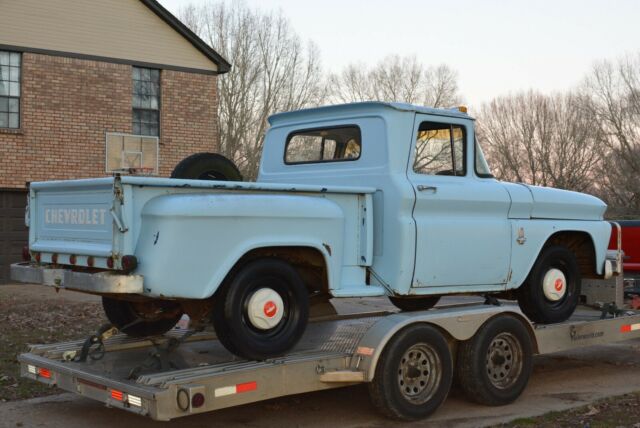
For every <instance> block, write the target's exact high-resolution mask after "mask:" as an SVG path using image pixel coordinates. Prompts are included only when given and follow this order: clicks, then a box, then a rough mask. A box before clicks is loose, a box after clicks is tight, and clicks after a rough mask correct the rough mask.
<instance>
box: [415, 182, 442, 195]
mask: <svg viewBox="0 0 640 428" xmlns="http://www.w3.org/2000/svg"><path fill="white" fill-rule="evenodd" d="M418 191H420V192H425V191H431V192H433V193H436V192H437V191H438V188H437V187H436V186H425V185H424V184H418Z"/></svg>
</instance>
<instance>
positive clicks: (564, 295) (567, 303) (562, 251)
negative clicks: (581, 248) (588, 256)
mask: <svg viewBox="0 0 640 428" xmlns="http://www.w3.org/2000/svg"><path fill="white" fill-rule="evenodd" d="M580 284H581V280H580V271H579V270H578V263H577V262H576V257H575V255H574V254H573V253H572V252H571V251H570V250H569V249H568V248H566V247H563V246H561V245H553V246H549V247H547V248H545V249H543V250H542V252H541V253H540V255H539V256H538V260H536V262H535V264H534V265H533V269H531V272H530V273H529V276H528V277H527V279H526V281H525V283H524V284H523V285H521V286H520V288H519V289H518V290H517V293H516V295H517V297H518V303H519V305H520V309H522V312H524V314H525V315H526V316H527V317H529V319H530V320H531V321H533V322H538V323H543V324H552V323H558V322H562V321H565V320H567V319H569V317H571V315H572V314H573V312H574V311H575V309H576V307H577V306H578V299H579V297H580Z"/></svg>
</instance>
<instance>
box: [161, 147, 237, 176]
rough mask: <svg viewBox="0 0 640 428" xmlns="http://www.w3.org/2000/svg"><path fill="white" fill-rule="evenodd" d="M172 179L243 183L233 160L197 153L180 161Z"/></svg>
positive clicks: (213, 154) (215, 154) (211, 154)
mask: <svg viewBox="0 0 640 428" xmlns="http://www.w3.org/2000/svg"><path fill="white" fill-rule="evenodd" d="M171 178H186V179H192V180H218V181H242V174H240V171H239V170H238V167H237V166H236V165H235V164H234V163H233V162H232V161H231V160H229V159H227V158H226V157H224V156H222V155H219V154H217V153H196V154H194V155H191V156H189V157H187V158H184V159H183V160H182V161H180V163H178V165H176V167H175V168H174V169H173V172H172V173H171Z"/></svg>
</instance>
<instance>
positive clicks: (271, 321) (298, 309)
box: [212, 258, 309, 360]
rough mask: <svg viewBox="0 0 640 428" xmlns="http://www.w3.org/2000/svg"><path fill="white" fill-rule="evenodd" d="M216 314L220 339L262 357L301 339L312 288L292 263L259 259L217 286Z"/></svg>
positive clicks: (230, 346) (231, 348)
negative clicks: (308, 289) (218, 287)
mask: <svg viewBox="0 0 640 428" xmlns="http://www.w3.org/2000/svg"><path fill="white" fill-rule="evenodd" d="M212 318H213V325H214V327H215V330H216V334H217V336H218V338H219V339H220V342H221V343H222V344H223V345H224V346H225V347H226V348H227V349H228V350H229V351H230V352H232V353H234V354H236V355H238V356H240V357H243V358H247V359H250V360H264V359H267V358H271V357H275V356H279V355H282V354H284V353H285V352H287V351H288V350H290V349H291V348H292V347H293V346H294V345H295V344H296V343H297V342H298V340H299V339H300V337H301V336H302V333H304V331H305V329H306V326H307V321H308V319H309V293H308V291H307V288H306V287H305V285H304V283H303V282H302V279H301V278H300V276H299V275H298V272H296V270H295V269H294V268H293V267H291V265H289V264H288V263H286V262H284V261H282V260H279V259H274V258H264V259H259V260H255V261H252V262H250V263H248V264H247V265H245V266H243V267H242V268H241V269H240V270H239V271H238V272H237V273H236V274H235V275H234V276H233V277H232V278H231V280H229V281H228V282H226V283H225V284H224V285H223V286H222V287H221V288H220V290H218V293H217V294H216V295H215V297H214V308H213V314H212Z"/></svg>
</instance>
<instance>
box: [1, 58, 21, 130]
mask: <svg viewBox="0 0 640 428" xmlns="http://www.w3.org/2000/svg"><path fill="white" fill-rule="evenodd" d="M0 51H2V52H7V53H8V54H9V65H8V66H7V67H9V76H11V67H15V66H12V65H11V59H10V58H11V54H18V56H19V58H20V59H19V64H18V70H20V71H19V72H20V78H19V79H18V81H17V82H14V81H13V80H6V82H7V83H9V85H10V84H11V82H14V83H18V85H19V88H20V89H19V91H18V96H17V97H15V96H11V95H0V96H1V97H4V98H7V100H9V101H8V103H10V100H11V99H17V100H18V126H17V127H11V126H9V123H10V119H9V117H10V115H11V111H7V112H6V114H7V126H0V130H2V131H9V132H16V131H21V130H22V87H23V84H22V82H23V76H24V67H23V57H24V55H23V54H24V52H21V51H13V50H6V49H0ZM10 78H11V77H9V79H10ZM10 93H11V91H10V90H9V94H10ZM7 108H9V107H8V106H7Z"/></svg>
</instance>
